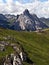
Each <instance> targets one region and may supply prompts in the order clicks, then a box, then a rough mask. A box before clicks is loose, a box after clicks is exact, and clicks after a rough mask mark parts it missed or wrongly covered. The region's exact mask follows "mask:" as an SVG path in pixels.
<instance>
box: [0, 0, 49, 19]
mask: <svg viewBox="0 0 49 65" xmlns="http://www.w3.org/2000/svg"><path fill="white" fill-rule="evenodd" d="M22 2H23V0H18V1H15V2H14V0H6V3H4V2H3V0H0V13H3V14H7V13H8V14H15V15H17V14H21V13H22V12H23V11H24V10H25V9H28V10H29V11H30V13H32V14H33V13H35V14H37V16H38V17H46V18H47V17H49V0H48V1H44V2H41V1H39V0H30V2H29V3H22Z"/></svg>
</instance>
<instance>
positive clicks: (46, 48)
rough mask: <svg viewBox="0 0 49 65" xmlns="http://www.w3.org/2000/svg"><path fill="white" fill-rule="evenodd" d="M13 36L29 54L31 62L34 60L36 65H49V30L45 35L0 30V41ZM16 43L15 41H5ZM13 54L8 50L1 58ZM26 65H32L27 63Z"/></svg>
mask: <svg viewBox="0 0 49 65" xmlns="http://www.w3.org/2000/svg"><path fill="white" fill-rule="evenodd" d="M7 36H11V37H13V38H15V40H16V41H18V42H19V43H20V44H21V45H22V46H23V48H24V50H25V52H26V53H27V54H28V57H29V58H30V60H32V61H33V62H34V63H35V65H49V58H48V57H49V30H47V31H44V32H43V33H36V32H18V31H12V30H7V29H1V28H0V41H1V40H2V41H3V40H5V39H4V37H7ZM5 41H9V42H13V43H15V41H14V40H5ZM11 52H13V50H12V51H10V49H9V48H8V50H7V52H6V53H4V52H3V53H2V54H1V53H0V57H1V56H4V55H5V54H7V53H8V54H9V53H11ZM24 65H30V64H29V63H27V62H26V63H25V62H24Z"/></svg>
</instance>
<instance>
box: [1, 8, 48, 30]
mask: <svg viewBox="0 0 49 65" xmlns="http://www.w3.org/2000/svg"><path fill="white" fill-rule="evenodd" d="M1 17H2V18H1ZM1 19H2V20H1ZM2 21H4V24H3V22H2ZM1 22H2V23H1ZM0 25H2V26H1V27H5V28H9V29H12V30H18V31H36V30H42V29H45V28H49V26H48V25H46V23H44V22H43V21H42V19H41V18H38V17H37V15H36V14H31V13H30V12H29V11H28V9H26V10H25V11H24V12H23V13H22V14H20V15H17V16H15V15H10V14H6V15H2V16H1V14H0Z"/></svg>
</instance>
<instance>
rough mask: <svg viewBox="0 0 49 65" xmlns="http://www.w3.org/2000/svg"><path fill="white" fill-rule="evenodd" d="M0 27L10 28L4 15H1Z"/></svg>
mask: <svg viewBox="0 0 49 65" xmlns="http://www.w3.org/2000/svg"><path fill="white" fill-rule="evenodd" d="M0 27H3V28H8V27H9V22H8V19H7V18H6V17H5V16H4V15H3V14H0Z"/></svg>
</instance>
